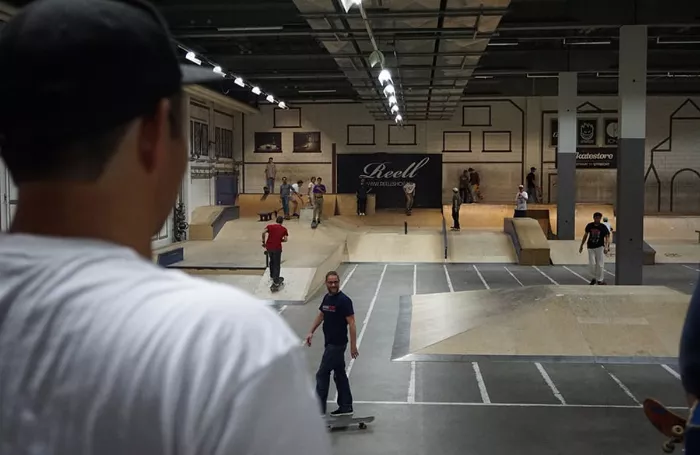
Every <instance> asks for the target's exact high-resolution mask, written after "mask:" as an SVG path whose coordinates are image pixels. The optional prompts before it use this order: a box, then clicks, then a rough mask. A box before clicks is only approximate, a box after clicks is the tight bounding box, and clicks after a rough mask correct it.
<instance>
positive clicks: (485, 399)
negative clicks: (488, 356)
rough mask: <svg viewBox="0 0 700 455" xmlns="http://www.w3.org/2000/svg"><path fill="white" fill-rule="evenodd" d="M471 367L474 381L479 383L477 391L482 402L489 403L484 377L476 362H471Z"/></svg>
mask: <svg viewBox="0 0 700 455" xmlns="http://www.w3.org/2000/svg"><path fill="white" fill-rule="evenodd" d="M472 368H474V376H476V383H477V384H478V385H479V393H481V401H483V402H484V403H487V404H488V403H491V398H490V397H489V392H488V391H487V390H486V383H485V382H484V377H483V376H482V375H481V369H480V368H479V363H478V362H472Z"/></svg>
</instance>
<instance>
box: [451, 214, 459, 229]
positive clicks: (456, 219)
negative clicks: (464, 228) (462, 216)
mask: <svg viewBox="0 0 700 455" xmlns="http://www.w3.org/2000/svg"><path fill="white" fill-rule="evenodd" d="M452 221H453V222H454V225H453V226H452V227H453V228H455V229H459V209H457V210H455V209H452Z"/></svg>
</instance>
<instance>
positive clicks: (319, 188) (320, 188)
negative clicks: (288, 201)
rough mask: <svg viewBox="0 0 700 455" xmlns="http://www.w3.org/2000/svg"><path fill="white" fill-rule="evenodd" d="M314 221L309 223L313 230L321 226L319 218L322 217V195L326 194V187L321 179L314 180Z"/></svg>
mask: <svg viewBox="0 0 700 455" xmlns="http://www.w3.org/2000/svg"><path fill="white" fill-rule="evenodd" d="M313 193H314V215H313V216H314V219H313V221H312V222H311V227H312V228H315V227H316V226H318V225H319V224H321V217H323V195H324V194H326V185H324V184H323V179H322V178H321V177H319V178H318V179H316V184H315V185H314V191H313Z"/></svg>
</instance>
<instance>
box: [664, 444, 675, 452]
mask: <svg viewBox="0 0 700 455" xmlns="http://www.w3.org/2000/svg"><path fill="white" fill-rule="evenodd" d="M662 449H663V451H664V453H673V451H674V450H675V449H676V446H675V444H673V443H671V442H665V443H664V445H663V446H662Z"/></svg>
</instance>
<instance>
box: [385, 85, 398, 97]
mask: <svg viewBox="0 0 700 455" xmlns="http://www.w3.org/2000/svg"><path fill="white" fill-rule="evenodd" d="M395 94H396V89H395V88H394V86H393V85H392V84H389V85H387V86H386V87H384V96H390V95H395Z"/></svg>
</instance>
